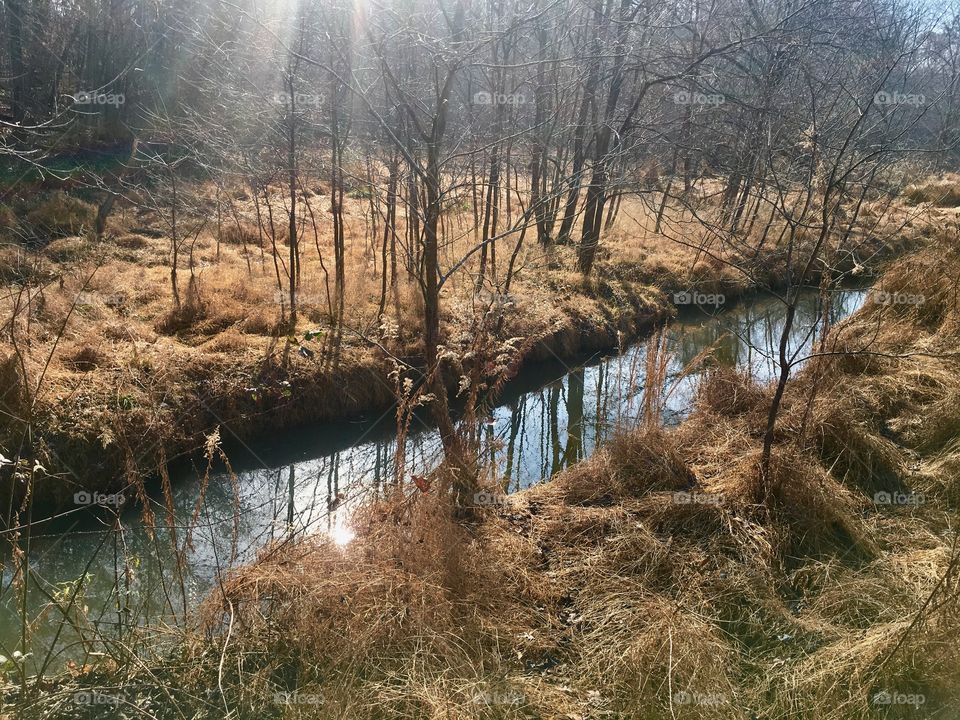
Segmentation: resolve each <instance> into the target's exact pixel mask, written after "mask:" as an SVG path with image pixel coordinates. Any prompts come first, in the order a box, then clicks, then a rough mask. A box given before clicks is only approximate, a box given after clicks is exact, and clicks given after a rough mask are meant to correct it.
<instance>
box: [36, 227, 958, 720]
mask: <svg viewBox="0 0 960 720" xmlns="http://www.w3.org/2000/svg"><path fill="white" fill-rule="evenodd" d="M958 277H960V246H958V244H957V238H956V235H955V234H953V233H951V234H944V235H942V236H940V237H938V238H934V239H933V240H931V241H930V244H929V245H928V246H927V247H926V248H924V249H923V250H920V251H918V252H915V253H912V254H909V255H907V256H905V257H904V258H901V259H899V260H896V261H894V262H892V263H891V264H890V265H889V266H888V267H887V269H886V271H885V273H884V275H883V277H882V278H881V279H880V281H879V287H881V288H883V289H884V290H886V291H889V292H895V293H902V294H904V295H913V296H922V297H923V298H924V302H923V303H922V304H912V305H907V304H904V305H881V304H877V303H876V302H872V301H871V302H868V304H867V305H866V306H865V307H864V308H863V309H862V310H861V311H860V312H858V313H857V314H855V315H854V316H853V317H851V318H849V319H848V320H846V321H844V322H843V323H841V324H840V325H838V326H836V327H835V328H834V329H833V330H832V331H831V334H830V336H829V339H828V341H827V342H826V344H825V345H824V346H823V347H824V351H825V352H824V354H823V355H822V356H821V357H819V358H817V359H814V360H812V361H811V362H809V363H808V364H807V365H805V367H804V369H803V370H802V371H801V372H800V373H799V374H798V375H797V377H796V378H795V379H794V380H793V381H792V382H791V383H790V384H789V386H788V390H787V394H786V398H785V404H784V408H783V412H782V415H781V417H780V420H779V426H778V427H779V431H778V438H777V446H776V450H775V454H774V462H773V465H772V469H771V473H770V475H769V476H768V479H767V481H766V483H765V484H763V483H761V480H760V478H761V475H760V472H759V458H760V450H761V438H762V434H763V428H764V423H765V419H766V412H767V408H768V407H769V401H770V394H771V389H770V388H768V387H761V386H757V385H755V384H753V383H752V382H751V381H750V380H749V379H747V378H745V377H743V376H740V375H738V374H736V373H734V372H733V371H730V370H720V369H718V370H717V371H716V372H714V373H713V374H712V375H711V376H709V378H708V379H707V380H705V381H704V383H703V385H702V387H701V390H700V393H699V396H698V399H697V402H696V406H695V408H694V411H693V413H692V415H691V416H690V418H689V419H688V420H687V421H685V422H684V423H683V424H682V425H680V426H679V427H677V428H675V429H672V430H667V429H663V428H661V427H645V428H638V429H635V430H632V431H625V432H624V433H623V434H622V435H621V436H619V437H617V438H616V439H614V440H612V441H611V442H610V443H608V444H607V445H606V446H605V447H604V448H602V449H601V450H599V451H598V452H597V453H595V454H594V455H593V456H592V457H591V458H590V459H588V460H585V461H583V462H582V463H580V464H579V465H577V466H575V467H573V468H571V469H569V470H566V471H565V472H563V473H562V474H560V475H559V476H557V477H556V478H554V479H553V480H552V481H551V482H549V483H544V484H542V485H539V486H536V487H533V488H531V489H528V490H525V491H522V492H519V493H516V494H514V495H511V496H509V497H508V498H505V499H504V500H503V505H502V506H500V507H491V508H488V509H485V510H483V511H482V512H481V513H480V515H478V516H476V517H474V518H473V520H472V521H470V522H463V521H458V520H455V519H454V517H453V515H454V514H453V513H452V512H451V508H450V507H449V505H448V504H447V502H448V501H444V500H441V499H440V498H439V497H438V496H437V495H436V494H435V493H426V494H423V493H421V492H419V491H416V490H413V491H412V492H410V493H406V494H402V493H400V494H398V495H397V496H395V497H393V498H387V499H385V500H381V501H376V502H372V503H371V504H368V505H366V506H364V507H363V508H361V509H360V510H359V511H358V512H357V514H355V515H354V518H353V527H354V529H355V531H356V537H355V539H354V540H353V541H352V542H351V543H349V544H348V545H346V546H344V547H341V546H337V545H334V544H333V543H332V542H331V541H330V540H329V539H327V538H325V537H324V536H317V537H311V538H308V539H305V540H303V541H301V542H299V543H297V544H295V545H292V546H291V545H283V546H281V547H275V548H268V549H266V550H265V551H264V552H263V553H262V554H261V556H260V558H259V559H258V560H257V561H256V562H254V563H252V564H251V565H249V566H246V567H243V568H240V569H238V570H236V571H234V572H233V573H231V574H230V575H229V576H228V578H227V579H226V581H225V582H224V584H223V586H222V588H220V589H219V590H218V591H217V592H215V593H214V594H213V595H211V597H210V598H208V600H207V602H206V604H205V605H204V606H203V607H202V608H201V615H202V617H203V619H204V623H203V624H202V625H201V627H199V628H198V629H197V631H196V634H195V635H191V637H190V638H189V639H188V640H187V642H186V643H185V644H184V645H183V646H182V647H181V648H180V649H179V650H178V651H175V652H174V653H173V656H172V658H171V660H170V662H169V663H167V664H161V665H159V666H155V667H153V666H152V667H150V668H149V669H146V668H144V669H134V670H129V669H128V670H125V671H124V673H125V674H124V675H123V676H122V677H121V676H118V673H117V672H116V671H114V670H112V669H111V667H109V666H103V667H97V668H87V669H84V671H83V672H79V671H78V674H77V676H76V677H74V678H72V679H67V680H65V681H63V682H62V684H59V685H57V684H53V685H51V687H50V688H48V690H49V692H48V693H46V694H44V695H42V696H41V697H40V698H34V699H33V700H31V701H29V702H26V703H23V704H22V705H20V706H19V710H18V712H19V713H20V714H19V715H17V716H18V717H23V718H28V717H35V716H36V717H44V718H59V717H68V716H70V717H79V716H78V715H76V714H75V713H76V706H75V705H71V704H70V703H69V702H66V701H64V700H63V698H65V697H68V694H69V693H72V692H75V691H76V690H77V689H78V688H80V689H84V691H91V689H95V690H94V691H100V692H103V693H105V694H109V693H111V692H112V693H114V694H116V693H117V692H118V688H120V689H122V688H126V689H124V690H122V692H123V693H124V697H125V702H126V703H128V704H130V705H131V706H132V707H133V706H135V707H137V708H139V709H142V710H146V711H149V712H150V713H151V714H152V715H153V716H154V717H158V718H161V717H162V718H168V717H169V718H174V717H194V718H221V717H225V716H226V715H227V714H228V713H229V714H230V716H231V717H237V718H244V719H245V718H268V717H278V718H279V717H304V718H346V719H353V718H437V719H439V718H570V719H586V718H637V719H638V720H640V719H642V720H660V719H663V720H667V719H670V720H681V719H683V718H697V719H713V718H716V719H717V720H720V719H723V720H730V719H739V718H743V719H747V718H802V719H804V720H807V719H809V720H814V719H816V720H854V719H859V718H863V719H866V718H878V719H879V718H908V717H909V718H953V717H957V715H958V713H960V642H958V640H960V634H958V633H960V572H958V563H960V559H958V558H960V555H958V552H960V543H958V539H960V538H958V535H957V527H956V523H955V518H956V510H957V507H958V504H960V480H958V478H960V441H958V434H960V359H958V358H960V304H958V300H957V298H958V295H960V287H958V284H957V283H958V280H957V278H958ZM67 712H70V713H74V714H73V715H67V714H64V713H67ZM117 712H126V710H124V709H123V708H119V709H118V710H117ZM130 712H131V715H130V716H131V717H132V716H133V712H134V711H133V710H131V711H130ZM137 712H139V710H138V711H137ZM118 716H122V715H118ZM91 717H93V715H91Z"/></svg>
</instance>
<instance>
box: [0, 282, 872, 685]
mask: <svg viewBox="0 0 960 720" xmlns="http://www.w3.org/2000/svg"><path fill="white" fill-rule="evenodd" d="M863 298H864V292H863V291H855V290H851V291H843V292H839V293H835V294H834V297H833V303H832V307H831V312H830V316H831V321H832V322H837V321H839V320H840V319H842V318H843V317H846V316H847V315H849V314H850V313H852V312H854V311H855V310H856V309H857V308H858V307H859V306H860V305H861V304H862V303H863ZM820 315H821V313H820V308H819V302H818V298H817V296H816V293H814V292H811V293H809V294H808V295H806V296H805V297H804V301H803V303H802V304H801V307H800V309H799V312H798V313H797V318H796V327H795V330H794V332H793V336H792V337H791V340H790V345H789V350H790V352H791V354H793V355H794V356H795V357H797V358H799V357H802V356H803V354H804V353H806V352H808V351H809V348H810V347H811V346H812V342H813V336H814V334H815V331H816V329H817V325H818V322H819V318H820ZM783 322H784V318H783V307H782V305H781V304H780V303H779V302H778V301H777V300H775V299H761V300H753V301H751V302H749V303H744V304H742V305H738V306H736V307H734V308H731V309H729V310H727V311H724V312H722V313H720V314H719V315H717V316H707V315H703V314H699V315H698V314H690V315H686V316H683V317H681V318H680V319H678V320H677V321H676V322H674V323H672V324H671V325H670V326H669V328H668V330H667V333H668V334H667V348H668V352H669V363H668V367H667V379H666V383H665V387H664V389H663V396H664V397H665V398H666V401H665V403H664V409H663V416H664V421H665V422H667V423H670V424H672V423H676V422H678V421H679V420H680V419H682V417H683V416H684V414H685V413H686V412H687V411H688V409H689V407H690V404H691V401H692V399H693V397H694V393H695V392H696V386H697V382H698V380H699V375H698V374H697V373H696V372H693V373H685V372H684V369H685V368H687V366H688V365H690V363H691V362H692V361H693V360H694V359H695V358H696V357H697V356H698V355H699V354H700V353H701V352H703V351H704V350H705V349H707V348H712V354H713V355H714V357H715V358H717V360H718V361H720V362H722V363H724V364H726V365H728V366H731V367H739V368H742V369H744V370H749V371H750V372H752V373H753V374H754V375H755V376H756V377H757V378H758V379H759V380H760V381H769V380H770V379H771V378H773V377H774V376H775V374H776V372H777V369H778V368H777V363H776V361H775V355H774V352H773V349H774V348H775V347H776V345H777V342H778V340H779V335H780V332H781V330H782V328H783ZM646 353H647V343H645V342H639V343H636V344H634V345H632V346H630V347H628V348H627V349H626V350H625V351H624V352H622V353H621V354H619V355H616V356H612V357H607V358H602V359H595V360H591V361H590V362H588V363H586V364H581V365H577V366H575V367H567V366H566V365H565V364H564V363H560V362H555V363H545V364H543V365H541V366H539V367H536V368H532V369H529V370H527V371H524V372H522V373H521V374H520V376H518V377H517V378H516V379H515V380H514V381H512V382H511V383H510V384H509V386H508V388H507V390H506V391H505V393H504V395H503V397H502V398H501V399H500V401H501V404H500V405H499V406H497V407H496V408H494V409H493V410H492V412H491V414H490V416H489V417H488V418H484V419H483V420H481V421H480V424H479V426H478V427H477V428H476V437H477V438H478V439H479V441H480V446H481V450H482V456H483V457H484V458H485V459H486V461H487V472H488V479H489V480H490V481H491V483H497V484H499V486H500V487H501V488H502V489H503V490H504V491H515V490H517V489H519V488H524V487H527V486H529V485H531V484H533V483H536V482H539V481H541V480H542V479H543V478H546V477H549V476H551V475H553V474H555V473H556V472H558V471H560V470H562V469H563V468H566V467H569V466H570V465H572V464H574V463H576V462H577V461H579V460H581V459H583V458H585V457H587V456H589V455H590V454H591V453H592V452H593V451H594V449H595V448H596V447H597V445H598V444H599V443H601V442H602V441H603V440H604V439H605V438H607V437H609V436H610V434H611V432H613V431H615V430H616V429H618V428H623V427H630V426H632V425H634V424H636V422H637V420H638V418H639V416H640V413H641V412H642V402H643V393H644V387H643V383H644V379H645V378H644V369H645V365H646V359H647V358H646ZM413 422H414V426H413V427H412V429H411V432H410V434H409V436H408V437H407V439H406V444H405V449H404V454H403V456H404V458H405V460H406V468H405V470H406V473H407V476H410V475H413V474H419V475H424V474H426V473H427V472H428V471H429V470H430V469H431V468H433V467H435V466H436V464H437V463H438V461H439V459H440V454H441V448H440V442H439V438H438V437H437V434H436V432H435V431H433V429H432V428H430V427H427V426H426V425H425V423H424V422H423V420H422V419H421V418H419V417H417V418H415V419H414V421H413ZM393 430H394V425H393V414H392V412H389V413H387V414H386V415H385V416H384V418H382V419H381V420H380V421H366V422H357V423H347V422H344V423H338V424H336V425H323V426H320V427H312V428H304V429H301V430H297V431H290V432H285V433H284V434H283V435H282V436H278V437H273V438H265V439H263V440H262V441H260V442H258V443H256V444H255V445H253V446H252V449H251V448H234V449H230V450H229V454H230V456H231V459H232V461H233V462H234V467H235V468H236V470H237V477H236V482H233V481H232V480H231V478H230V477H229V475H228V474H226V473H221V474H214V475H212V476H211V478H210V482H209V484H208V486H207V487H206V489H205V491H204V492H203V493H201V491H200V487H201V486H200V483H198V482H197V481H196V480H193V481H191V480H190V478H196V477H199V476H200V474H202V473H199V472H198V470H197V469H196V468H182V469H181V471H180V473H179V474H180V475H181V482H178V483H174V492H173V511H174V517H173V519H171V518H170V517H169V513H168V511H167V509H166V508H165V506H164V503H163V502H162V500H161V498H160V497H159V496H158V498H157V499H156V501H155V503H154V507H153V512H154V515H155V517H156V524H157V528H156V529H155V531H153V532H151V531H149V530H148V528H146V527H145V526H144V524H143V521H142V518H141V513H140V512H139V511H138V510H137V509H135V508H130V509H129V510H128V511H127V512H124V513H123V514H122V515H121V517H119V518H117V517H109V516H103V517H94V516H91V515H90V514H89V513H75V514H74V515H71V516H70V517H69V520H70V522H69V523H68V524H66V525H63V524H58V525H57V526H55V527H54V526H49V527H47V528H45V529H42V530H39V531H36V532H35V534H33V536H32V538H31V540H30V542H31V546H30V556H29V557H30V570H29V576H30V580H31V581H30V583H29V585H28V587H29V590H28V593H27V598H26V604H27V607H28V613H27V615H28V620H29V625H30V636H31V640H32V641H31V643H30V648H29V649H32V650H33V651H34V652H33V655H32V656H31V658H30V661H31V662H32V663H33V664H34V667H39V666H40V665H42V664H43V663H44V662H45V656H46V654H47V652H48V649H49V648H51V647H53V648H55V650H54V654H53V655H52V664H53V666H60V665H62V663H63V662H64V661H66V660H67V659H71V658H73V659H83V657H84V654H85V653H86V652H89V651H95V650H100V649H102V648H99V647H94V646H92V645H90V644H88V641H89V637H90V634H91V631H92V630H93V629H96V630H97V631H98V632H99V633H100V634H101V635H102V636H103V637H104V638H105V641H106V640H107V639H109V641H110V642H116V641H124V642H126V641H127V640H130V639H131V638H132V636H131V633H130V628H131V627H132V626H134V625H141V626H142V625H155V626H156V625H160V624H161V623H162V622H163V621H168V622H169V621H170V620H171V619H172V618H175V617H182V616H183V614H184V613H185V611H186V609H187V608H189V607H191V606H194V605H195V604H196V603H197V602H198V601H199V600H200V599H201V598H202V597H203V596H204V594H205V593H206V592H208V590H209V589H210V588H211V587H213V586H214V585H215V584H216V583H217V582H218V581H219V580H220V579H221V578H222V575H223V573H224V571H225V570H226V569H227V568H229V567H230V566H232V565H235V564H236V563H238V562H245V561H249V560H251V559H253V558H254V556H255V555H256V553H257V552H258V551H260V550H262V549H263V548H264V547H266V546H269V545H270V544H272V543H277V542H282V541H284V540H287V539H289V538H291V537H294V536H298V535H303V534H305V533H314V532H327V533H330V535H331V537H332V538H333V539H334V541H335V542H336V543H337V544H340V545H344V544H347V543H349V542H350V540H351V538H352V537H353V531H352V530H351V529H350V526H349V513H350V508H351V507H352V506H354V505H355V504H356V502H357V501H358V499H359V498H360V496H361V494H362V493H364V492H370V491H371V490H374V491H376V490H379V489H380V488H383V487H387V486H390V485H391V483H392V479H393V477H394V467H393V465H394V459H395V457H396V437H395V434H394V432H393ZM198 499H199V500H200V501H199V502H198ZM127 505H128V506H129V505H132V503H127ZM121 527H122V530H123V532H118V530H119V529H121ZM174 548H175V549H174ZM71 600H73V602H71ZM22 601H23V598H22V596H21V594H20V590H19V589H18V585H17V584H15V583H14V577H13V575H12V571H11V563H10V562H9V559H8V558H7V559H5V563H4V567H3V575H2V595H0V654H4V655H7V656H9V655H10V654H11V653H12V652H13V651H14V650H15V649H18V647H19V638H20V632H21V622H20V614H19V612H18V609H19V607H20V606H21V602H22ZM64 617H66V618H67V619H68V623H67V624H65V625H64V626H63V627H62V628H61V624H62V623H61V622H60V621H61V620H62V619H63V618H64ZM77 628H83V632H78V630H77Z"/></svg>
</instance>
